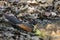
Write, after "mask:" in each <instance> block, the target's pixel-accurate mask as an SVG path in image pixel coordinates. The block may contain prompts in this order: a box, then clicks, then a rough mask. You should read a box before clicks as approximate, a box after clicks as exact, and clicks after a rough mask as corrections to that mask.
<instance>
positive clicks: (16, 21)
mask: <svg viewBox="0 0 60 40" xmlns="http://www.w3.org/2000/svg"><path fill="white" fill-rule="evenodd" d="M4 16H5V18H6V19H7V20H8V21H9V22H11V23H13V24H21V23H22V21H20V20H18V19H17V18H16V17H15V16H14V15H13V14H4Z"/></svg>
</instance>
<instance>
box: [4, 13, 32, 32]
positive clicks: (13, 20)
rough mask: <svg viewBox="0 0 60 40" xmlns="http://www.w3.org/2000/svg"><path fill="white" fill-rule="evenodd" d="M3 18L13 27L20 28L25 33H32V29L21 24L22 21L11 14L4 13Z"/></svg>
mask: <svg viewBox="0 0 60 40" xmlns="http://www.w3.org/2000/svg"><path fill="white" fill-rule="evenodd" d="M4 17H5V18H6V19H7V20H8V21H9V22H11V23H12V24H14V25H17V26H19V28H22V29H24V30H26V31H29V32H32V29H31V28H30V27H28V26H27V25H25V24H23V23H22V21H20V20H19V19H18V18H17V17H16V16H15V15H14V14H11V13H5V14H4Z"/></svg>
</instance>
